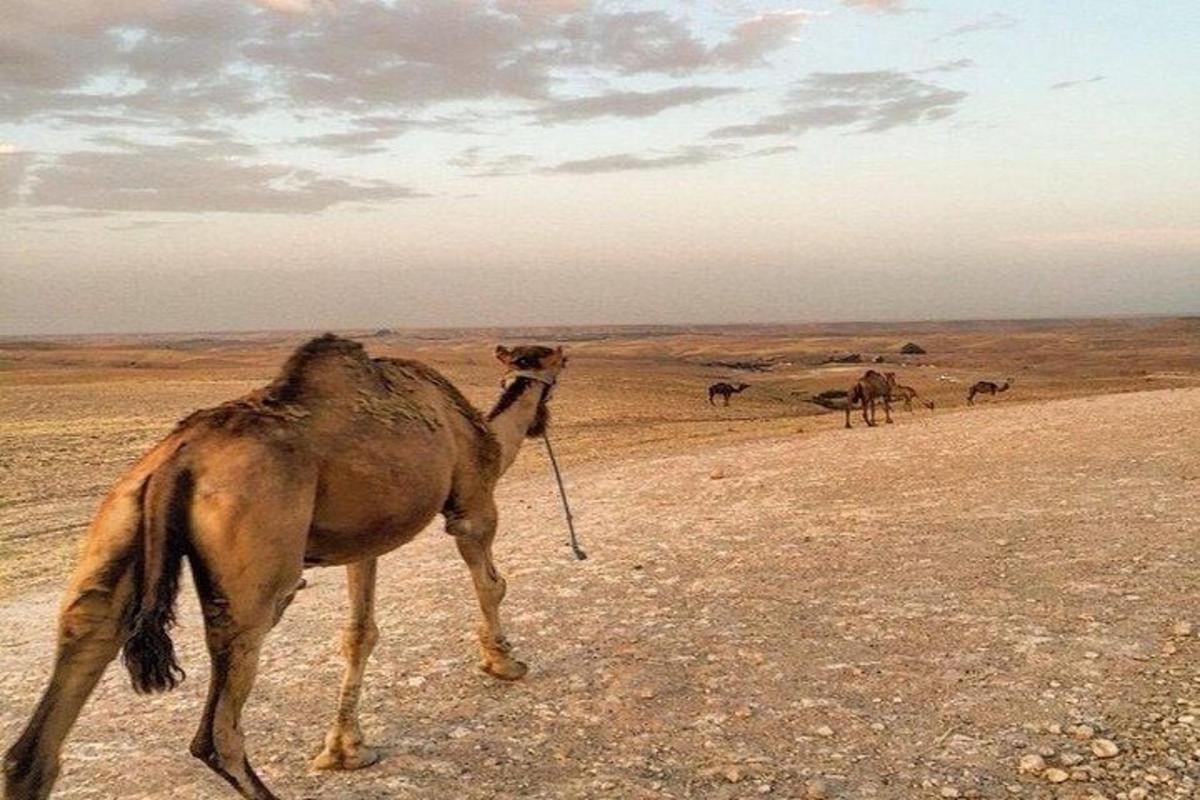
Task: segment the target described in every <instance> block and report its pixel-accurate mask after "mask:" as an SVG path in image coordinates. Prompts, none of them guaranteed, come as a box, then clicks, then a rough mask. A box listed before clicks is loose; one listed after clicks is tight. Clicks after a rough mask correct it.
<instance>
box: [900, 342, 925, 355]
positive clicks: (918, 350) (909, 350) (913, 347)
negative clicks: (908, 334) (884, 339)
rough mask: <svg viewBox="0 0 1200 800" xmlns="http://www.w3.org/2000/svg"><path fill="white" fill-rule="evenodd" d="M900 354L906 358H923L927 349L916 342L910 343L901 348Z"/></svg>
mask: <svg viewBox="0 0 1200 800" xmlns="http://www.w3.org/2000/svg"><path fill="white" fill-rule="evenodd" d="M900 352H901V353H903V354H904V355H906V356H923V355H925V348H924V347H921V345H919V344H917V343H916V342H909V343H908V344H906V345H904V347H901V348H900Z"/></svg>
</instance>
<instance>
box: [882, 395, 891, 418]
mask: <svg viewBox="0 0 1200 800" xmlns="http://www.w3.org/2000/svg"><path fill="white" fill-rule="evenodd" d="M883 419H884V421H885V422H887V424H888V425H891V424H892V400H891V398H889V397H887V396H886V395H885V396H884V398H883Z"/></svg>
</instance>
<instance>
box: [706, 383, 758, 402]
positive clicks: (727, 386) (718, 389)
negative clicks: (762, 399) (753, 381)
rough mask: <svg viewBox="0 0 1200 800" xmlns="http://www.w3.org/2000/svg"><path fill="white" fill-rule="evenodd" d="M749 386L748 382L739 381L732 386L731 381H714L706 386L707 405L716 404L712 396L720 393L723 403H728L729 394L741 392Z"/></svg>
mask: <svg viewBox="0 0 1200 800" xmlns="http://www.w3.org/2000/svg"><path fill="white" fill-rule="evenodd" d="M749 388H750V384H748V383H739V384H738V385H737V386H734V385H733V384H732V383H714V384H713V385H712V386H710V387H708V402H709V405H714V406H715V405H716V403H714V402H713V398H714V397H716V396H717V395H721V397H723V398H724V399H725V405H729V396H730V395H735V394H741V393H742V392H744V391H746V390H747V389H749Z"/></svg>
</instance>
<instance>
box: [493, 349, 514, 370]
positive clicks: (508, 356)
mask: <svg viewBox="0 0 1200 800" xmlns="http://www.w3.org/2000/svg"><path fill="white" fill-rule="evenodd" d="M496 359H497V360H498V361H499V362H500V363H501V364H503V365H505V366H508V365H509V364H511V363H512V351H511V350H509V349H508V348H507V347H505V346H504V345H502V344H498V345H496Z"/></svg>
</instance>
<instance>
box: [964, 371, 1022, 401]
mask: <svg viewBox="0 0 1200 800" xmlns="http://www.w3.org/2000/svg"><path fill="white" fill-rule="evenodd" d="M1012 385H1013V379H1012V378H1008V379H1007V380H1005V381H1004V383H1003V385H1000V386H997V385H996V384H994V383H992V382H991V381H977V382H976V383H974V384H972V386H971V390H970V391H969V392H967V405H969V406H973V405H975V395H977V394H990V395H993V396H994V395H996V394H999V393H1000V392H1007V391H1008V390H1009V388H1010V387H1011V386H1012Z"/></svg>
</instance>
